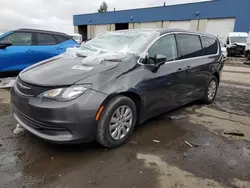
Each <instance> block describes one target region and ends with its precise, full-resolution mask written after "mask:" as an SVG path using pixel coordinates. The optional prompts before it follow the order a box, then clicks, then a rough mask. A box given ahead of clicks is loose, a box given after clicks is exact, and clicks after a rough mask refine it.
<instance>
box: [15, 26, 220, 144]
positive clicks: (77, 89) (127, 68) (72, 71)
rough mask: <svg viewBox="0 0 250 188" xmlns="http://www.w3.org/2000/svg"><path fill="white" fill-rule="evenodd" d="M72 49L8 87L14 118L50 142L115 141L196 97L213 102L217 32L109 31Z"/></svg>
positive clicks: (217, 78) (217, 79)
mask: <svg viewBox="0 0 250 188" xmlns="http://www.w3.org/2000/svg"><path fill="white" fill-rule="evenodd" d="M76 55H77V56H78V57H77V58H75V57H72V58H71V56H69V55H67V56H66V54H65V57H63V56H61V57H60V58H57V59H50V60H47V61H43V62H41V63H39V64H36V65H33V66H31V67H29V68H27V69H25V70H24V71H22V72H21V73H20V74H19V76H18V78H17V80H16V83H15V84H14V86H13V89H12V92H11V101H12V104H13V110H14V117H15V118H16V120H17V121H18V122H19V123H20V124H21V125H22V126H23V127H24V128H26V129H27V130H28V131H29V132H31V133H33V134H34V135H36V136H38V137H40V138H43V139H45V140H47V141H50V142H56V143H79V142H89V141H93V140H95V139H96V140H97V141H98V142H99V143H101V144H102V145H104V146H106V147H109V148H114V147H118V146H120V145H122V144H124V143H125V142H126V141H127V140H128V139H129V137H130V136H131V134H132V133H133V130H134V127H135V125H136V124H141V123H143V122H144V121H146V120H147V119H149V118H152V117H154V116H156V115H159V114H161V113H164V112H167V111H169V110H171V109H174V108H177V107H179V106H181V105H185V104H187V103H190V102H192V101H194V100H199V99H201V100H203V101H204V103H206V104H209V103H212V102H213V100H214V98H215V96H216V93H217V88H218V85H219V82H220V72H221V70H222V68H223V65H224V60H223V57H222V53H221V48H220V44H219V40H218V39H217V38H215V37H214V36H212V35H208V34H202V33H195V32H188V31H183V30H165V29H152V30H143V29H138V30H123V31H115V32H107V33H104V34H102V35H98V36H97V37H96V38H93V39H92V40H90V41H88V42H86V43H85V44H82V45H81V47H80V48H79V49H78V51H77V52H76ZM45 78H49V79H45Z"/></svg>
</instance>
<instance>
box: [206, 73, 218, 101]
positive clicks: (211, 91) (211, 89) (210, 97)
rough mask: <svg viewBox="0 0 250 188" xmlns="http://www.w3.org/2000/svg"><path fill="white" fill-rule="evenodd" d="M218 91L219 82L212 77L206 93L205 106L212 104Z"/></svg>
mask: <svg viewBox="0 0 250 188" xmlns="http://www.w3.org/2000/svg"><path fill="white" fill-rule="evenodd" d="M217 89H218V80H217V78H216V77H215V76H212V77H211V79H210V81H209V84H208V86H207V88H206V90H205V93H204V103H205V104H211V103H212V102H213V101H214V99H215V96H216V94H217Z"/></svg>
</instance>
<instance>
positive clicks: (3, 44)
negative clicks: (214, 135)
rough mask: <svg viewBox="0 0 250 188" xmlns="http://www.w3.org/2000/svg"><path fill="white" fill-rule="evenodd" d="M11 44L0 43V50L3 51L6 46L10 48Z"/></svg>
mask: <svg viewBox="0 0 250 188" xmlns="http://www.w3.org/2000/svg"><path fill="white" fill-rule="evenodd" d="M11 45H12V44H11V43H10V42H0V49H5V48H7V47H8V46H11Z"/></svg>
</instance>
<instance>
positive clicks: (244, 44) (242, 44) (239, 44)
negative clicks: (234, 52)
mask: <svg viewBox="0 0 250 188" xmlns="http://www.w3.org/2000/svg"><path fill="white" fill-rule="evenodd" d="M232 45H238V46H246V43H238V42H236V43H233V44H232Z"/></svg>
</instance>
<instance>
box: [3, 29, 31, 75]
mask: <svg viewBox="0 0 250 188" xmlns="http://www.w3.org/2000/svg"><path fill="white" fill-rule="evenodd" d="M0 42H10V43H11V44H12V46H9V47H6V48H4V49H0V71H1V72H9V71H20V70H23V69H24V68H26V67H28V66H29V65H30V63H31V61H32V59H31V56H30V55H31V54H32V34H31V33H28V32H15V33H11V34H9V35H7V36H5V37H4V38H2V39H0Z"/></svg>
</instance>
